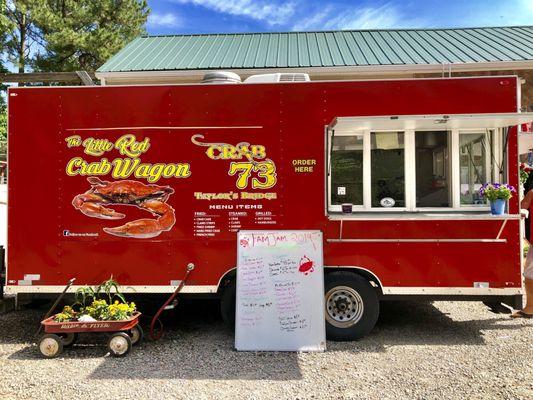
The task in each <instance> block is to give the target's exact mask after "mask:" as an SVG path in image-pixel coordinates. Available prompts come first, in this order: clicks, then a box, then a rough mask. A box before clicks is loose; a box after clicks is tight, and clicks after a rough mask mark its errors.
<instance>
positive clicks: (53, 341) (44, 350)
mask: <svg viewBox="0 0 533 400" xmlns="http://www.w3.org/2000/svg"><path fill="white" fill-rule="evenodd" d="M39 350H40V352H41V354H42V355H43V356H44V357H46V358H55V357H57V356H58V355H59V354H61V352H62V351H63V341H62V340H61V338H60V337H59V336H57V335H54V334H52V333H47V334H45V335H43V336H42V337H41V340H40V341H39Z"/></svg>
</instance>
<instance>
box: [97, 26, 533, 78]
mask: <svg viewBox="0 0 533 400" xmlns="http://www.w3.org/2000/svg"><path fill="white" fill-rule="evenodd" d="M525 60H533V26H516V27H493V28H464V29H391V30H352V31H327V32H280V33H236V34H206V35H172V36H146V37H140V38H137V39H135V40H134V41H133V42H131V43H129V44H128V45H127V46H126V47H124V48H123V49H122V50H121V51H119V52H118V53H117V54H116V55H115V56H114V57H112V58H111V59H110V60H109V61H107V62H106V63H105V64H104V65H102V66H101V67H100V68H99V69H98V71H99V72H119V71H164V70H199V69H200V70H207V69H243V68H246V69H249V68H290V67H343V66H368V65H407V64H443V63H444V64H454V63H476V62H495V61H525Z"/></svg>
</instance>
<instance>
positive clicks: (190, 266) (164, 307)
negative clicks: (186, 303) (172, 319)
mask: <svg viewBox="0 0 533 400" xmlns="http://www.w3.org/2000/svg"><path fill="white" fill-rule="evenodd" d="M193 270H194V264H193V263H189V264H187V270H186V271H185V276H184V277H183V279H182V280H181V282H180V284H179V285H178V287H177V288H176V290H175V291H174V293H172V295H171V296H170V297H169V298H168V299H167V301H165V303H163V305H162V306H161V307H160V308H159V310H157V312H156V313H155V315H154V317H153V318H152V322H151V323H150V337H151V338H152V339H153V340H159V339H161V336H163V323H162V322H161V320H160V319H159V317H160V316H161V314H162V313H163V311H165V310H171V309H173V308H174V307H175V306H176V305H177V304H178V299H176V296H177V295H178V293H179V292H180V291H181V289H182V288H183V286H185V282H186V281H187V278H188V277H189V274H190V273H191V272H192V271H193ZM171 303H172V304H171ZM156 323H158V324H159V329H158V330H156Z"/></svg>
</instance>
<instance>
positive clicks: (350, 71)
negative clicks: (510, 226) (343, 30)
mask: <svg viewBox="0 0 533 400" xmlns="http://www.w3.org/2000/svg"><path fill="white" fill-rule="evenodd" d="M220 69H223V70H225V71H231V72H235V73H237V74H239V75H241V76H243V77H245V76H250V75H255V74H264V73H272V72H273V71H275V72H304V73H308V74H310V75H312V76H314V77H319V78H320V77H324V78H326V77H328V76H337V77H338V76H347V77H349V76H354V77H355V76H360V77H365V76H367V77H376V76H381V75H383V76H387V75H413V74H434V73H438V74H442V76H451V75H452V74H453V73H457V72H474V71H502V70H524V69H533V60H525V61H496V62H474V63H453V64H402V65H365V66H342V67H295V68H278V67H272V68H220ZM212 71H213V69H201V70H166V71H117V72H103V71H102V72H96V73H95V75H96V78H98V79H100V81H101V83H102V85H105V84H106V83H111V82H112V83H114V84H121V83H122V84H127V83H132V82H136V81H143V82H146V81H151V80H154V81H169V82H170V81H179V80H188V81H191V80H195V79H199V78H201V77H203V76H204V75H205V74H206V73H208V72H212Z"/></svg>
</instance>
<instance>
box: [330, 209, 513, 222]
mask: <svg viewBox="0 0 533 400" xmlns="http://www.w3.org/2000/svg"><path fill="white" fill-rule="evenodd" d="M328 219H330V220H332V221H361V220H383V221H396V220H399V219H401V220H465V219H469V220H506V219H520V214H504V215H492V214H490V213H488V212H479V211H468V212H466V211H448V212H387V213H379V212H355V213H352V214H343V213H329V214H328Z"/></svg>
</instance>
